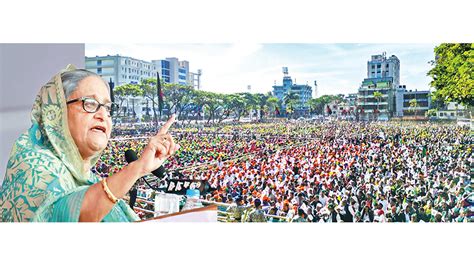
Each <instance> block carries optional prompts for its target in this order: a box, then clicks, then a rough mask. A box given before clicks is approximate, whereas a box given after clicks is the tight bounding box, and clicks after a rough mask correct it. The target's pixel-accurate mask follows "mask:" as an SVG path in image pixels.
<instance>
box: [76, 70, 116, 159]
mask: <svg viewBox="0 0 474 265" xmlns="http://www.w3.org/2000/svg"><path fill="white" fill-rule="evenodd" d="M80 97H88V98H93V99H95V100H97V101H98V102H99V103H101V104H105V103H110V102H111V100H110V96H109V91H108V88H107V86H106V85H105V83H104V81H102V79H101V78H99V77H95V76H89V77H86V78H84V79H82V80H81V81H80V82H79V83H78V86H77V89H76V90H75V91H74V92H73V93H71V95H70V96H69V98H67V101H69V100H72V99H76V98H80ZM67 108H68V115H67V116H68V126H69V131H70V132H71V135H72V138H73V139H74V142H75V143H76V146H77V148H78V149H79V152H80V153H81V156H82V158H83V159H84V160H86V159H88V158H90V157H92V156H94V155H95V154H97V153H99V152H102V151H103V150H104V149H105V148H106V147H107V142H108V140H109V138H110V133H111V131H112V119H111V118H110V114H109V113H108V112H107V110H106V109H105V108H104V107H103V106H101V107H100V108H99V110H98V111H97V112H96V113H88V112H86V111H85V110H84V108H83V107H82V101H76V102H73V103H70V104H68V105H67Z"/></svg>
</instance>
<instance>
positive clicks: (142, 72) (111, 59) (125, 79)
mask: <svg viewBox="0 0 474 265" xmlns="http://www.w3.org/2000/svg"><path fill="white" fill-rule="evenodd" d="M86 69H87V70H89V71H91V72H94V73H97V74H98V75H100V76H102V78H103V79H104V80H106V81H107V82H110V81H112V82H113V83H114V85H115V86H120V85H124V84H138V83H140V81H141V80H142V79H146V78H156V72H157V68H156V67H155V66H154V65H153V64H152V63H151V62H147V61H143V60H139V59H135V58H132V57H127V56H120V55H107V56H95V57H86Z"/></svg>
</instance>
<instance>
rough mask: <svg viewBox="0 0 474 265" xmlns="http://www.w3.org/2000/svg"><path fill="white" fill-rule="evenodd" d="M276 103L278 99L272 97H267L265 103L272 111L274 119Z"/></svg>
mask: <svg viewBox="0 0 474 265" xmlns="http://www.w3.org/2000/svg"><path fill="white" fill-rule="evenodd" d="M278 102H279V100H278V98H277V97H273V96H271V97H269V98H268V99H267V102H266V105H267V106H268V108H269V109H270V110H271V111H272V113H273V116H274V117H275V115H276V107H277V106H278Z"/></svg>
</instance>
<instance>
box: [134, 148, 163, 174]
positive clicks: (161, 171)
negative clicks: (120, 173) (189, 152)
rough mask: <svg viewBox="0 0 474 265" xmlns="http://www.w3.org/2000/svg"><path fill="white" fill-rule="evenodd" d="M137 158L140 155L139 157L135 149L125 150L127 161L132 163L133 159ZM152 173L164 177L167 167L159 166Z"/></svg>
mask: <svg viewBox="0 0 474 265" xmlns="http://www.w3.org/2000/svg"><path fill="white" fill-rule="evenodd" d="M137 159H138V157H137V153H135V151H133V150H131V149H128V150H127V151H125V160H126V161H127V163H129V164H130V163H132V162H133V161H136V160H137ZM151 174H153V175H155V176H156V177H158V178H159V179H162V178H163V177H164V175H165V168H164V167H163V165H161V166H160V167H159V168H157V169H155V170H153V171H152V172H151Z"/></svg>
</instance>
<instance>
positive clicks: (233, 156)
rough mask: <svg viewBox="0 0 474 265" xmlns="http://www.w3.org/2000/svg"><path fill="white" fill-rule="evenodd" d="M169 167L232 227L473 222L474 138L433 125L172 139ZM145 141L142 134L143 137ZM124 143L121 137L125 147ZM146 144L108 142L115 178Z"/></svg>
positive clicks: (102, 166)
mask: <svg viewBox="0 0 474 265" xmlns="http://www.w3.org/2000/svg"><path fill="white" fill-rule="evenodd" d="M172 133H173V134H174V135H175V138H176V139H177V142H179V143H180V145H181V146H182V149H181V150H179V151H178V152H177V154H176V155H175V157H174V158H172V159H170V161H169V162H168V163H167V164H166V168H167V169H168V171H169V172H174V171H175V170H177V169H179V170H180V172H181V173H182V174H184V175H185V176H186V177H188V178H192V179H202V180H206V181H207V182H208V183H209V185H210V186H211V187H212V190H213V191H212V192H211V193H208V194H204V195H203V198H205V199H207V200H210V201H215V202H220V203H225V204H227V205H230V206H229V207H228V208H227V209H226V210H227V212H228V221H231V222H255V221H256V222H265V221H267V222H281V221H284V222H471V221H472V220H473V209H472V207H473V199H474V198H473V197H474V196H473V194H472V187H471V174H472V172H471V168H472V164H473V163H474V161H473V155H472V147H473V135H472V132H471V131H469V128H466V127H458V126H455V125H440V124H431V123H403V124H400V123H394V122H386V123H355V122H344V121H336V122H323V123H321V122H317V123H303V122H298V123H292V124H287V123H262V124H234V125H220V126H212V127H204V128H196V127H183V128H176V129H174V130H172ZM145 136H146V133H145ZM126 138H127V137H124V139H126ZM146 142H147V137H143V138H140V139H128V140H117V141H112V142H111V144H110V145H109V147H108V148H107V150H106V152H104V154H103V156H102V158H101V161H100V162H99V163H98V165H97V167H96V169H95V170H96V172H97V173H98V174H105V175H107V174H110V173H112V172H114V171H116V170H119V169H120V167H121V166H123V165H124V164H125V161H124V158H123V152H124V151H125V150H126V149H127V148H132V149H135V150H137V152H140V150H141V148H142V147H143V146H144V145H145V144H146Z"/></svg>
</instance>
